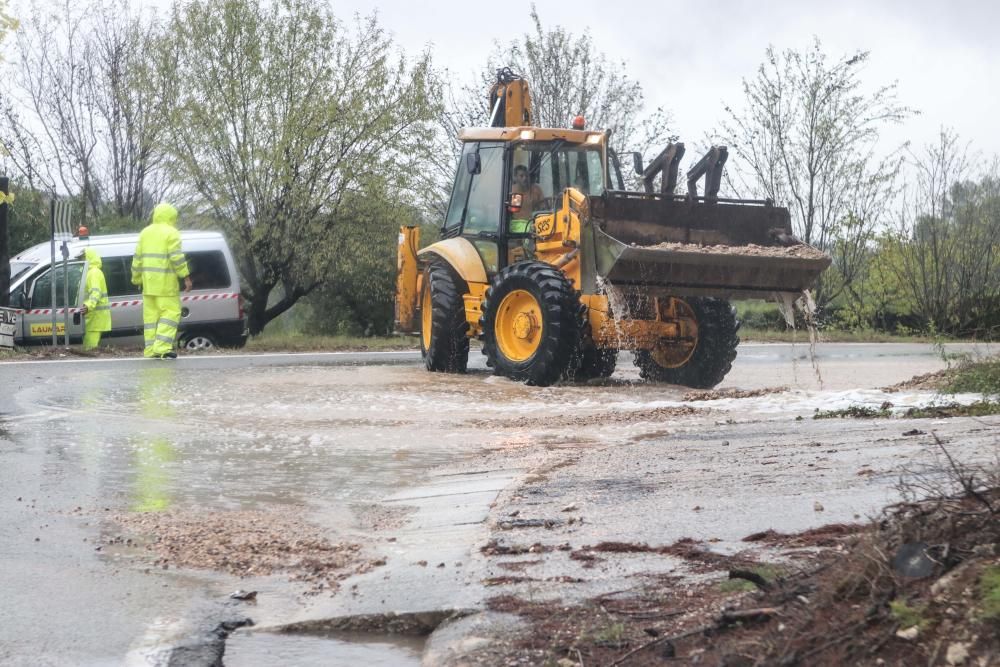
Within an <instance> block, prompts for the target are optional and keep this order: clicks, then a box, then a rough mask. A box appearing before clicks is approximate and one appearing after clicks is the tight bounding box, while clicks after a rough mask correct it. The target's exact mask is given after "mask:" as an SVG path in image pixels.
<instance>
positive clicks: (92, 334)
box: [80, 248, 111, 350]
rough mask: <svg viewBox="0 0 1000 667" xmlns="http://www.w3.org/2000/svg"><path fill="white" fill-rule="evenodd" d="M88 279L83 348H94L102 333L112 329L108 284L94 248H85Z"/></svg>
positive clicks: (85, 295)
mask: <svg viewBox="0 0 1000 667" xmlns="http://www.w3.org/2000/svg"><path fill="white" fill-rule="evenodd" d="M83 256H84V258H86V260H87V279H86V282H85V283H84V295H83V308H81V309H80V312H82V313H83V318H84V319H83V349H84V350H93V349H94V348H95V347H97V346H98V345H99V344H100V342H101V334H102V333H104V332H105V331H111V306H110V305H109V304H108V285H107V283H105V282H104V272H103V271H101V256H100V255H98V254H97V251H96V250H94V249H93V248H85V249H84V251H83Z"/></svg>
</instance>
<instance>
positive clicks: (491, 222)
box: [463, 146, 503, 234]
mask: <svg viewBox="0 0 1000 667" xmlns="http://www.w3.org/2000/svg"><path fill="white" fill-rule="evenodd" d="M479 159H480V171H479V173H478V174H473V175H472V184H471V186H470V187H469V199H468V204H466V207H465V220H464V222H465V226H464V228H463V231H464V232H465V233H467V234H478V233H481V232H486V233H493V234H495V233H497V231H498V230H499V229H500V212H501V210H502V209H501V204H502V202H501V198H502V190H503V148H501V147H500V146H480V148H479Z"/></svg>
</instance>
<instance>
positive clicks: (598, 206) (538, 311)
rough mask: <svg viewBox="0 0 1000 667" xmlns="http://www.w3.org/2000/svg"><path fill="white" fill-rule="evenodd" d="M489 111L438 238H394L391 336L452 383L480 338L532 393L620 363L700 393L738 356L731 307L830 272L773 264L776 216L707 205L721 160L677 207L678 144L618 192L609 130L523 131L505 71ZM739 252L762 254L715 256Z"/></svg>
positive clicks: (802, 264) (797, 257) (473, 137)
mask: <svg viewBox="0 0 1000 667" xmlns="http://www.w3.org/2000/svg"><path fill="white" fill-rule="evenodd" d="M489 100H490V104H491V108H492V110H493V113H492V123H493V126H492V127H484V128H466V129H463V130H462V131H461V132H460V134H459V140H460V141H461V142H462V144H463V152H462V156H461V161H460V164H459V166H458V174H457V175H456V180H455V187H454V189H453V192H452V199H451V203H450V206H449V210H448V214H447V216H446V221H445V224H444V226H443V227H442V236H444V237H445V238H444V239H443V240H441V241H438V242H436V243H433V244H431V245H429V246H428V247H425V248H423V249H420V250H419V251H418V250H417V247H418V245H419V230H418V229H416V228H414V227H404V228H403V229H402V230H401V233H400V237H399V239H400V240H399V249H398V255H399V260H398V284H397V295H396V296H397V299H396V326H397V329H398V330H399V331H402V332H409V333H421V334H422V337H421V349H422V350H423V352H424V357H425V361H426V363H427V367H428V369H430V370H437V371H446V372H461V371H464V370H465V364H466V359H467V355H468V349H469V347H468V339H470V338H482V339H483V341H484V344H483V346H484V353H485V354H487V357H488V360H487V363H488V364H489V365H491V366H494V370H495V372H498V373H501V374H504V375H507V376H508V377H511V378H514V379H522V380H526V381H528V382H529V383H533V384H549V383H551V382H553V381H556V380H557V379H558V378H559V377H564V376H565V375H566V373H567V372H569V373H572V372H573V369H574V368H582V367H588V366H589V367H590V369H591V371H593V372H594V373H596V374H598V375H607V374H608V368H611V369H613V367H614V358H615V353H617V351H618V350H621V349H628V350H633V351H640V352H638V353H637V357H636V365H637V366H640V369H641V371H642V372H641V375H643V377H654V378H655V379H660V380H665V381H674V382H677V383H681V384H688V385H689V386H712V385H713V384H715V383H717V382H718V381H720V380H721V378H722V376H724V375H725V373H726V372H728V370H729V368H730V363H731V361H732V359H733V358H735V355H736V353H735V347H736V344H737V343H738V342H739V339H738V337H736V329H737V328H738V323H737V322H736V320H735V316H734V315H733V314H732V309H731V307H730V306H729V305H728V299H731V298H771V297H773V296H775V295H778V294H781V293H792V294H799V293H801V291H802V290H804V289H806V288H808V287H809V286H811V285H812V284H813V282H814V281H815V279H816V277H817V276H818V275H819V273H821V272H822V270H823V269H825V268H826V266H828V265H829V263H830V260H829V257H827V256H825V255H823V254H822V253H819V252H818V251H815V255H814V256H809V255H808V253H787V252H783V248H785V247H790V246H792V245H796V244H800V242H799V241H798V240H797V239H794V237H792V236H791V223H790V216H789V214H788V211H787V209H784V208H780V207H777V206H774V205H773V204H772V203H771V202H770V201H755V200H725V199H720V198H718V197H717V191H718V179H719V178H720V177H721V169H722V165H723V163H724V161H725V157H726V150H725V147H713V148H712V150H711V151H710V152H709V153H708V154H707V155H706V156H705V158H703V159H702V160H701V162H699V163H698V165H696V166H695V168H693V169H692V170H691V171H689V172H688V188H689V192H688V194H687V195H676V194H674V193H673V190H674V189H675V185H676V178H677V163H678V160H679V158H680V156H681V155H683V144H671V145H670V146H668V148H667V149H665V150H664V151H663V153H661V154H660V156H659V157H657V159H656V160H654V162H653V163H651V164H650V166H649V167H647V168H646V169H645V171H644V172H642V180H643V184H644V185H645V192H642V191H626V190H625V188H624V180H623V178H622V176H621V173H620V167H619V166H618V161H617V156H614V155H613V154H612V153H611V151H610V149H609V147H608V139H609V134H608V133H607V132H604V131H594V130H587V129H584V128H583V126H582V123H579V122H578V121H575V122H574V128H573V129H563V128H538V127H534V126H532V125H531V124H530V123H531V109H530V100H531V95H530V92H529V90H528V86H527V83H526V82H524V81H523V80H522V79H520V78H519V77H516V75H513V74H512V73H510V72H509V70H506V71H501V72H500V73H499V74H498V82H497V83H496V84H495V85H494V86H493V88H492V89H491V90H490V94H489ZM581 120H582V119H581ZM637 169H639V167H638V166H637ZM612 171H614V174H612ZM661 172H662V181H663V182H662V185H661V187H660V189H659V191H658V192H656V191H654V188H653V187H652V179H653V177H654V176H659V175H660V173H661ZM613 176H616V177H617V178H613ZM701 177H704V178H705V182H706V191H705V195H704V196H699V195H697V185H696V182H697V180H698V179H700V178H701ZM491 179H492V180H491ZM518 179H522V180H520V181H519V180H518ZM574 179H576V180H574ZM543 185H544V186H545V187H542V186H543ZM477 188H478V189H477ZM546 188H547V192H546ZM484 193H485V194H484ZM546 195H548V196H546ZM497 211H502V213H500V214H497ZM484 221H486V222H485V223H484ZM491 221H492V222H491ZM484 224H486V226H485V227H484V226H483V225H484ZM750 244H753V245H754V246H759V247H769V248H774V251H773V252H771V253H770V254H769V253H767V252H763V253H762V252H754V253H744V254H743V255H742V256H741V255H740V253H732V252H729V251H726V249H727V248H732V247H733V246H741V245H750ZM716 248H718V249H719V250H718V251H716ZM807 248H808V247H807ZM809 250H813V249H809ZM553 304H555V305H553ZM569 311H573V312H572V313H570V312H569ZM709 322H710V324H709ZM720 331H721V332H722V333H721V334H720V333H719V332H720ZM706 335H711V336H715V337H717V338H718V337H719V336H720V335H721V337H722V338H724V339H725V340H722V342H716V341H708V342H706V341H704V340H703V339H704V337H705V336H706ZM559 337H565V338H567V340H569V339H571V340H570V342H569V343H568V344H567V345H568V348H571V349H563V347H566V346H563V347H560V341H559ZM553 350H555V352H553ZM712 355H716V356H724V357H726V358H725V359H723V360H722V361H721V362H719V363H714V362H713V360H712V359H711V356H712ZM551 358H556V361H555V362H552V359H551ZM546 360H548V361H546ZM549 362H551V363H549ZM545 363H549V365H550V366H551V365H552V364H553V363H554V364H556V366H559V368H556V369H555V370H553V369H552V368H549V367H545V368H541V370H539V367H540V366H545ZM695 366H696V367H697V368H695ZM567 369H569V371H567ZM595 369H596V370H595ZM692 369H693V370H692ZM699 373H701V374H702V375H704V376H705V378H706V379H704V380H702V379H700V378H699V375H698V374H699ZM591 376H592V377H593V376H595V375H591Z"/></svg>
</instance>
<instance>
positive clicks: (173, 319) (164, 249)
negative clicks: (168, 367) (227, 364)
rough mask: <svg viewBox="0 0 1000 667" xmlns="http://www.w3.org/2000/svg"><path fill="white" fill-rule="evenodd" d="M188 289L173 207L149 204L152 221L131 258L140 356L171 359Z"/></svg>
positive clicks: (142, 234)
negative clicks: (137, 289)
mask: <svg viewBox="0 0 1000 667" xmlns="http://www.w3.org/2000/svg"><path fill="white" fill-rule="evenodd" d="M179 279H182V280H183V281H184V291H185V292H187V291H188V290H190V289H191V286H192V285H191V277H190V276H189V275H188V265H187V259H186V258H185V257H184V253H183V252H181V234H180V232H178V231H177V209H176V208H174V207H173V206H171V205H170V204H167V203H161V204H157V205H156V207H155V208H153V218H152V221H151V222H150V223H149V224H148V225H146V227H145V229H143V230H142V232H141V233H140V234H139V242H138V243H136V246H135V256H134V257H133V258H132V284H133V285H141V286H142V323H143V336H144V338H145V343H146V349H145V350H144V351H143V356H145V357H154V358H159V359H175V358H177V353H176V352H174V341H175V340H176V339H177V328H178V327H179V326H180V323H181V297H180V286H179V283H178V280H179Z"/></svg>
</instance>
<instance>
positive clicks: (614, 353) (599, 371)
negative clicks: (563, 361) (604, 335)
mask: <svg viewBox="0 0 1000 667" xmlns="http://www.w3.org/2000/svg"><path fill="white" fill-rule="evenodd" d="M617 363H618V350H613V349H608V348H601V347H594V346H593V345H584V347H583V349H582V350H581V351H580V366H579V368H577V369H576V371H575V372H574V374H573V379H575V380H577V381H584V380H591V379H593V378H609V377H611V375H612V374H613V373H614V372H615V366H616V365H617Z"/></svg>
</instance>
